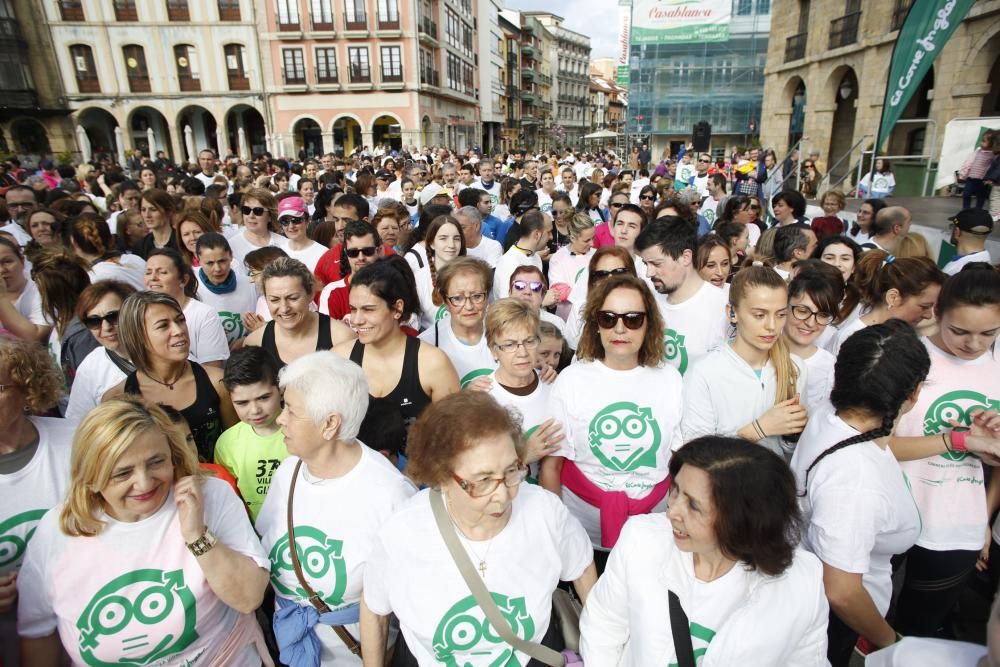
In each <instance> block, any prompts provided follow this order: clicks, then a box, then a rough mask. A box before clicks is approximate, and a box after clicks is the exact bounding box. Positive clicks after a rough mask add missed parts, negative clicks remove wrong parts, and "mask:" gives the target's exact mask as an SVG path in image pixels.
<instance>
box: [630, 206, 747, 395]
mask: <svg viewBox="0 0 1000 667" xmlns="http://www.w3.org/2000/svg"><path fill="white" fill-rule="evenodd" d="M635 249H636V251H637V252H638V253H639V256H640V257H641V258H642V261H643V262H644V263H645V264H646V277H647V278H649V280H650V281H651V282H652V283H653V287H654V288H655V289H656V291H657V292H659V293H660V294H663V295H665V296H666V297H667V298H666V303H664V302H663V301H660V302H659V303H660V307H661V308H662V311H663V319H664V320H665V321H666V323H667V330H666V331H665V332H664V338H665V341H666V357H667V362H668V363H670V364H671V365H672V366H674V367H675V368H676V369H677V370H678V371H680V373H681V374H682V375H683V374H684V372H685V371H686V370H687V369H688V368H690V366H691V364H692V363H695V362H696V361H697V360H698V359H699V358H701V357H703V356H705V354H707V353H708V352H709V350H712V349H714V348H716V347H718V346H720V345H724V344H725V342H726V337H727V334H728V333H729V323H728V320H727V317H726V304H727V299H726V292H725V290H721V289H719V288H718V287H715V286H714V285H712V284H711V283H709V282H706V281H704V280H702V278H701V276H699V275H698V271H697V269H696V268H695V256H696V255H697V251H698V234H697V231H696V230H695V229H694V227H692V226H691V225H690V224H688V223H687V222H686V221H685V220H683V219H681V218H678V217H674V216H664V217H662V218H658V219H657V220H655V221H653V222H651V223H649V224H648V225H646V226H645V228H644V229H643V230H642V232H640V233H639V237H638V238H637V239H636V240H635Z"/></svg>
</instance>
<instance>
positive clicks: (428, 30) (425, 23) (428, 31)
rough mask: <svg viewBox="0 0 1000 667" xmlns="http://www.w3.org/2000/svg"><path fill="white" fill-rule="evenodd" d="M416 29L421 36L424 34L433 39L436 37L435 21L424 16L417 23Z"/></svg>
mask: <svg viewBox="0 0 1000 667" xmlns="http://www.w3.org/2000/svg"><path fill="white" fill-rule="evenodd" d="M418 29H419V31H420V35H421V36H422V37H423V36H426V37H430V38H431V39H434V40H436V39H437V38H438V27H437V23H435V22H434V21H432V20H430V19H429V18H427V17H426V16H425V17H423V18H421V19H420V23H419V24H418Z"/></svg>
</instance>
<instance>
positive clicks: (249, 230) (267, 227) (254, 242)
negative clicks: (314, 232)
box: [229, 188, 288, 265]
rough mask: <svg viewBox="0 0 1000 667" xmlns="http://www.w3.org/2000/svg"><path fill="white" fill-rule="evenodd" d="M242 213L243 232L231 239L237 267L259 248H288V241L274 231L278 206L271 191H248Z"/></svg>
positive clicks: (261, 189)
mask: <svg viewBox="0 0 1000 667" xmlns="http://www.w3.org/2000/svg"><path fill="white" fill-rule="evenodd" d="M240 212H241V213H242V214H243V231H241V232H239V233H238V234H234V235H232V236H231V237H229V245H231V246H232V248H233V258H234V259H235V260H236V263H237V265H240V264H242V263H243V260H244V259H245V258H246V256H247V253H249V252H251V251H253V250H256V249H257V248H263V247H265V246H269V245H273V246H278V247H279V248H286V247H287V246H288V239H286V238H285V237H284V236H281V235H280V234H277V233H275V231H274V230H273V229H272V227H275V225H276V224H277V222H276V218H277V216H278V205H277V202H275V200H274V195H273V194H271V192H270V191H269V190H267V189H266V188H250V189H249V190H247V191H246V192H245V193H244V194H243V199H242V200H241V202H240Z"/></svg>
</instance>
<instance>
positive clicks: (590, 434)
mask: <svg viewBox="0 0 1000 667" xmlns="http://www.w3.org/2000/svg"><path fill="white" fill-rule="evenodd" d="M583 319H584V321H585V322H586V324H585V325H584V328H583V335H582V336H581V338H580V343H579V346H578V347H577V351H576V355H577V357H578V358H579V360H580V361H579V362H578V363H575V364H572V365H570V366H569V367H568V368H566V369H565V370H564V371H563V372H562V373H561V374H560V375H559V377H558V378H557V379H556V381H555V384H554V385H553V386H552V398H551V400H550V402H549V404H550V408H549V415H550V416H551V417H553V418H554V419H555V420H556V421H557V422H559V423H560V424H561V425H562V427H563V429H564V430H565V434H566V439H565V441H564V443H563V445H562V448H561V449H560V450H559V451H558V452H556V453H555V454H553V455H551V456H548V457H546V458H545V459H543V461H542V472H541V483H542V485H543V486H544V487H545V488H547V489H549V490H550V491H552V492H554V493H557V494H560V495H561V496H562V498H563V500H564V501H565V503H566V506H567V507H568V508H569V511H570V513H571V514H573V516H575V517H576V518H578V519H579V520H580V522H581V523H582V524H583V526H584V528H586V530H587V534H588V535H589V536H590V539H591V542H592V543H593V545H594V547H595V548H596V549H597V550H598V551H599V552H601V556H600V560H601V561H602V562H603V561H604V560H606V558H607V551H608V550H609V549H611V547H613V546H614V545H615V542H616V541H617V540H618V535H619V533H620V532H621V529H622V526H624V525H625V521H626V520H627V519H628V517H629V516H631V515H635V514H648V513H649V512H654V511H660V512H662V511H663V510H664V509H665V508H666V495H667V486H668V485H669V480H668V478H667V464H668V463H669V462H670V453H671V452H672V451H673V450H675V449H677V448H679V447H680V446H681V445H682V444H683V441H682V440H681V405H682V393H683V392H682V387H683V384H682V381H681V376H680V373H678V372H677V369H675V368H674V367H673V366H669V365H666V364H664V363H663V356H664V347H663V330H664V325H663V318H662V317H661V316H660V310H659V308H658V307H657V305H656V300H655V299H654V297H653V293H652V292H651V291H650V290H649V287H647V286H646V283H645V282H643V281H642V280H640V279H638V278H636V277H635V276H628V275H611V276H609V277H608V278H607V279H604V280H601V281H600V282H598V283H597V284H595V285H594V286H593V288H592V289H591V290H590V293H589V295H588V297H587V307H586V309H585V311H584V317H583Z"/></svg>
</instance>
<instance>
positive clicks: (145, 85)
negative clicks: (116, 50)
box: [122, 44, 150, 93]
mask: <svg viewBox="0 0 1000 667" xmlns="http://www.w3.org/2000/svg"><path fill="white" fill-rule="evenodd" d="M122 54H123V55H124V56H125V73H126V75H127V76H128V87H129V90H131V91H132V92H133V93H148V92H149V91H150V86H149V70H148V69H146V52H145V50H144V49H143V48H142V47H141V46H139V45H138V44H126V45H125V46H123V47H122Z"/></svg>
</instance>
